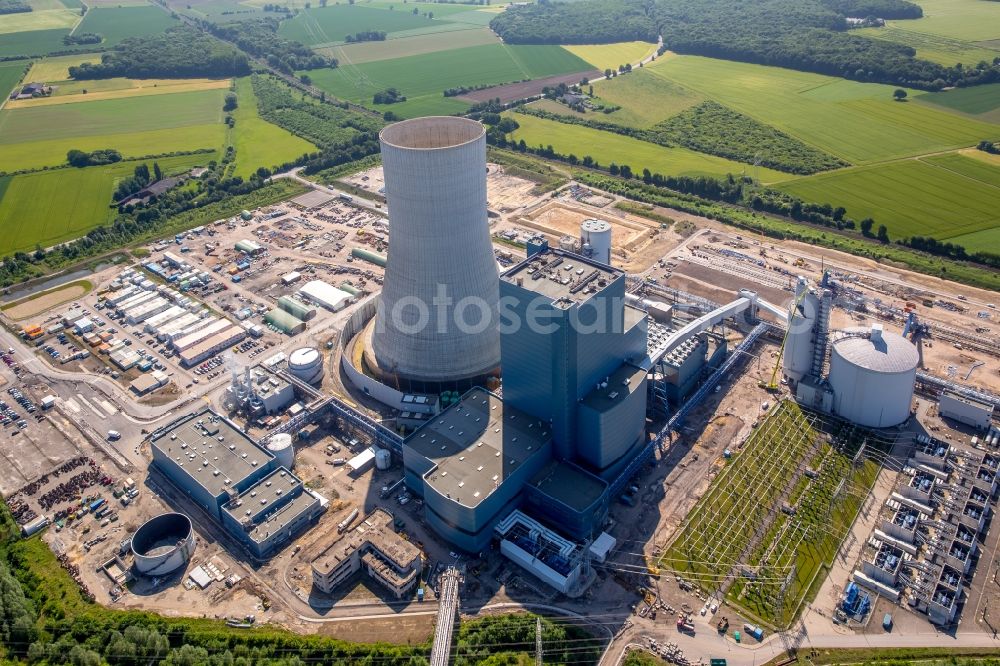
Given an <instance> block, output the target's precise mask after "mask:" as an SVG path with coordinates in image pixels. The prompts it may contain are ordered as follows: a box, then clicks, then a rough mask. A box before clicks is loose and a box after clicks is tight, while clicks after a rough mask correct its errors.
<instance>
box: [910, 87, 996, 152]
mask: <svg viewBox="0 0 1000 666" xmlns="http://www.w3.org/2000/svg"><path fill="white" fill-rule="evenodd" d="M916 99H917V100H918V101H920V102H926V103H928V104H933V105H935V106H940V107H945V108H947V109H952V110H953V111H960V112H961V113H967V114H969V115H974V116H977V117H978V118H979V119H980V120H986V121H988V122H993V123H997V124H998V125H1000V83H990V84H987V85H985V86H973V87H971V88H953V89H952V90H942V91H941V92H936V93H926V94H923V95H920V96H919V97H917V98H916ZM990 136H993V137H994V138H998V137H1000V129H998V130H996V131H995V132H994V133H993V134H992V135H990ZM983 138H984V139H985V138H986V137H985V136H984V137H983Z"/></svg>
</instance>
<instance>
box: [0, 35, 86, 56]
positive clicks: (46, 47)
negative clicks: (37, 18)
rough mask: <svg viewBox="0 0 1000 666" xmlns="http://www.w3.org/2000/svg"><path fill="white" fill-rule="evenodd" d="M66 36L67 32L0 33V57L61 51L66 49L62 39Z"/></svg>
mask: <svg viewBox="0 0 1000 666" xmlns="http://www.w3.org/2000/svg"><path fill="white" fill-rule="evenodd" d="M68 34H69V30H32V31H30V32H8V33H0V57H9V56H18V55H23V56H37V55H45V54H46V53H52V52H53V51H62V50H63V49H65V48H66V45H65V44H63V41H62V38H63V37H64V36H66V35H68Z"/></svg>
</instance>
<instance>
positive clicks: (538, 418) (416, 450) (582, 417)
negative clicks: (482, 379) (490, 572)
mask: <svg viewBox="0 0 1000 666" xmlns="http://www.w3.org/2000/svg"><path fill="white" fill-rule="evenodd" d="M500 292H501V296H502V297H504V298H507V297H509V302H510V304H511V307H510V308H509V314H510V315H511V317H512V318H513V319H516V320H517V321H519V324H517V325H511V326H508V325H506V322H504V326H503V332H502V334H501V349H502V360H503V373H504V383H503V399H502V400H501V399H500V398H499V397H497V396H496V395H494V394H492V393H490V392H488V391H486V390H484V389H480V388H476V389H472V390H470V391H469V392H468V393H466V394H465V395H464V396H463V397H462V399H461V400H460V401H459V402H458V403H457V404H455V405H453V406H452V407H450V408H449V409H446V410H445V411H443V412H441V414H439V415H437V416H436V417H434V418H432V419H431V420H430V421H428V422H427V423H426V424H425V425H423V426H422V427H420V428H419V429H418V430H417V431H416V432H414V434H413V435H411V436H410V437H409V438H408V439H407V440H406V441H405V442H404V444H403V464H404V468H405V476H404V478H405V481H406V484H407V486H408V487H410V488H411V489H412V490H413V491H414V492H416V493H417V494H419V495H421V496H422V497H423V498H424V515H425V518H426V520H427V521H428V523H430V524H431V526H432V527H433V528H434V529H435V530H436V531H437V532H438V533H439V534H441V535H442V536H444V537H445V538H446V539H447V540H448V541H449V543H452V544H454V545H456V546H457V547H459V548H461V549H462V550H465V551H468V552H478V551H480V550H482V549H483V548H484V547H485V546H486V545H487V544H488V543H489V541H490V540H491V539H492V538H493V533H494V529H495V528H496V526H497V525H498V524H499V523H500V521H501V520H502V519H503V518H504V517H505V516H508V515H510V514H511V512H512V511H514V510H515V509H518V508H521V507H524V508H526V509H530V510H531V513H532V515H533V516H535V517H538V518H540V519H542V520H546V521H547V522H549V523H550V524H553V525H557V526H558V527H559V529H560V530H562V531H565V532H567V533H569V534H570V535H571V536H572V537H574V538H577V539H581V540H583V539H589V538H591V537H592V536H595V535H596V534H597V533H598V532H599V531H600V530H599V527H600V525H601V523H602V522H603V520H604V517H605V516H606V514H607V509H608V503H609V497H608V489H609V485H608V480H609V479H611V478H613V477H614V476H615V475H616V474H618V473H620V472H621V471H622V470H623V468H624V466H625V465H626V464H627V462H628V461H629V459H630V454H633V453H635V451H636V450H637V449H638V448H639V447H640V446H641V445H642V444H643V443H644V432H645V416H646V383H647V372H648V361H647V357H646V338H647V335H646V333H647V329H646V316H645V313H644V312H642V311H641V310H638V309H636V308H633V307H631V306H626V305H625V299H624V296H625V274H624V273H623V272H622V271H620V270H617V269H614V268H611V267H610V266H607V265H605V264H601V263H598V262H595V261H592V260H589V259H585V258H583V257H581V256H579V255H575V254H570V253H567V252H563V251H561V250H550V249H545V250H543V251H541V252H539V253H537V254H535V255H533V256H532V257H530V258H529V259H527V260H526V261H524V262H522V263H520V264H518V265H517V266H514V267H513V268H511V269H510V270H508V271H507V272H506V273H504V274H503V276H502V277H501V282H500ZM505 302H507V301H505ZM532 313H540V316H539V317H538V319H537V321H532V320H531V319H530V317H531V316H532Z"/></svg>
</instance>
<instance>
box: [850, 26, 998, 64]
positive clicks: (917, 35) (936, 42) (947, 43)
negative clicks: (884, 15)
mask: <svg viewBox="0 0 1000 666" xmlns="http://www.w3.org/2000/svg"><path fill="white" fill-rule="evenodd" d="M911 24H913V22H912V21H890V22H889V25H886V26H885V27H882V28H863V29H861V30H857V31H853V34H857V35H863V36H865V37H872V38H874V39H882V40H885V41H887V42H895V43H896V44H905V45H906V46H910V47H912V48H914V49H916V50H917V57H918V58H922V59H924V60H930V61H931V62H938V63H941V64H942V65H946V66H948V67H951V66H952V65H954V64H955V63H959V62H960V63H962V64H965V65H975V64H976V63H978V62H979V61H980V60H985V61H986V62H992V60H993V58H995V57H997V56H998V55H1000V50H997V49H995V48H988V47H987V46H986V45H984V44H976V43H975V42H970V41H965V40H961V39H953V38H951V37H944V36H942V35H931V34H927V33H923V32H914V31H913V30H910V29H909V26H910V25H911Z"/></svg>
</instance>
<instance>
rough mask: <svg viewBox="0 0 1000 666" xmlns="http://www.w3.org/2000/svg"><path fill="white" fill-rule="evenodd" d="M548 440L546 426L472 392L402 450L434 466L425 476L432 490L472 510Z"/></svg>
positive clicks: (543, 448) (491, 397) (478, 391)
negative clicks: (411, 452)
mask: <svg viewBox="0 0 1000 666" xmlns="http://www.w3.org/2000/svg"><path fill="white" fill-rule="evenodd" d="M551 439H552V430H551V428H550V427H549V425H548V424H547V423H544V422H542V421H540V420H539V419H536V418H535V417H533V416H529V415H528V414H526V413H524V412H522V411H520V410H518V409H515V408H513V407H510V406H504V404H503V401H502V400H501V399H500V398H498V397H497V396H495V395H493V394H492V393H490V392H489V391H487V390H485V389H481V388H475V389H472V390H471V391H469V392H468V393H466V394H465V396H463V397H462V399H461V401H460V402H458V403H456V404H455V405H453V406H452V407H450V408H448V409H447V410H445V411H443V412H442V413H441V414H439V415H438V416H437V417H435V418H434V419H433V420H432V421H430V422H428V423H427V424H426V425H424V426H423V427H421V428H420V429H419V430H418V431H417V432H415V433H414V434H413V435H412V436H411V437H410V438H409V439H408V440H407V442H406V445H407V446H409V447H410V448H412V449H413V450H414V451H416V452H417V453H419V454H420V455H422V456H424V457H425V458H428V459H429V460H431V461H432V462H433V463H434V464H435V465H437V467H436V469H433V470H431V471H430V472H428V473H427V475H426V478H427V481H428V483H429V484H430V485H431V486H432V487H433V488H435V489H436V490H437V491H438V492H440V493H441V494H443V495H446V496H449V497H450V498H451V499H453V500H455V501H457V502H460V503H462V504H463V505H465V506H468V507H474V506H477V505H478V504H479V503H480V502H482V501H483V500H484V499H486V498H487V497H489V495H490V493H492V492H493V491H494V490H495V489H496V487H497V486H498V485H499V484H500V483H502V482H503V481H504V480H505V479H506V478H507V477H509V476H510V475H511V474H512V473H513V472H514V471H515V470H516V469H517V468H518V467H520V466H521V465H522V464H524V463H525V461H527V460H528V459H530V458H531V457H532V456H535V455H539V454H540V453H543V452H545V451H546V450H547V448H546V445H547V444H548V443H549V442H550V441H551ZM545 455H547V454H545Z"/></svg>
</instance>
